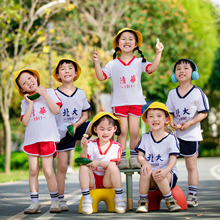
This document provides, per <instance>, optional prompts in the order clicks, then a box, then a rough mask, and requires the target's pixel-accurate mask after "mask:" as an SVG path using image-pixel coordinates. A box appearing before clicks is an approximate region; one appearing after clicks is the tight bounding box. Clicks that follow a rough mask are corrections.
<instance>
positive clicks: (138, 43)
mask: <svg viewBox="0 0 220 220" xmlns="http://www.w3.org/2000/svg"><path fill="white" fill-rule="evenodd" d="M125 31H132V32H134V33H135V34H136V35H137V37H138V42H137V46H138V47H139V48H140V46H141V44H142V42H143V37H142V34H141V33H140V32H139V31H136V30H133V29H130V28H123V29H121V30H120V31H119V32H118V33H117V35H116V36H115V37H114V39H113V42H112V47H113V49H114V50H115V48H116V47H117V37H118V35H120V34H121V33H123V32H125Z"/></svg>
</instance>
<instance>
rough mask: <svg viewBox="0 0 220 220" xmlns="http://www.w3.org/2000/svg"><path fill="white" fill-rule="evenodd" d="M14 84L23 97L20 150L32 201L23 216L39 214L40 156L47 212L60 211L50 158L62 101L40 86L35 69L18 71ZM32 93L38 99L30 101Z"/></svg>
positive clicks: (56, 133) (56, 138)
mask: <svg viewBox="0 0 220 220" xmlns="http://www.w3.org/2000/svg"><path fill="white" fill-rule="evenodd" d="M14 84H15V86H16V88H17V90H18V92H19V94H20V95H21V96H24V99H23V100H22V103H21V121H22V123H23V124H24V125H25V126H26V129H25V138H24V148H23V150H24V152H25V153H26V154H27V155H28V162H29V188H30V196H31V201H32V202H31V205H30V206H29V207H28V208H27V209H25V211H24V213H25V214H31V213H32V214H33V213H37V212H39V211H40V207H41V206H40V203H39V201H38V197H39V193H38V191H39V186H38V174H39V157H41V161H42V169H43V173H44V176H45V178H46V180H47V185H48V189H49V191H50V196H51V207H50V212H61V209H60V204H59V202H58V191H57V182H56V177H55V174H54V171H53V156H54V154H55V153H56V142H58V141H59V140H60V139H59V133H58V130H57V126H56V120H55V115H57V114H58V113H59V111H60V107H61V106H62V102H61V101H60V100H59V99H58V97H57V95H56V93H55V91H54V90H53V89H45V88H44V87H43V86H42V85H40V75H39V73H38V71H37V70H32V69H23V70H20V71H18V72H17V73H16V74H15V77H14ZM33 93H38V94H39V95H40V97H39V98H37V99H36V100H34V101H32V100H31V99H29V95H30V94H33Z"/></svg>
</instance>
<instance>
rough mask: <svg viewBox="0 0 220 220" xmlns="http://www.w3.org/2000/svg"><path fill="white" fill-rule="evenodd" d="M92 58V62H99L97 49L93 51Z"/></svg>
mask: <svg viewBox="0 0 220 220" xmlns="http://www.w3.org/2000/svg"><path fill="white" fill-rule="evenodd" d="M92 59H93V60H94V62H100V58H99V54H98V52H97V51H94V52H93V55H92Z"/></svg>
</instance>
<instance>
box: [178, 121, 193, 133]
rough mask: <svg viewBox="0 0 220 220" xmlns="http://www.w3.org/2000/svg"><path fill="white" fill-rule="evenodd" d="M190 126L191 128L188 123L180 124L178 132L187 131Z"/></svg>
mask: <svg viewBox="0 0 220 220" xmlns="http://www.w3.org/2000/svg"><path fill="white" fill-rule="evenodd" d="M190 126H191V123H190V121H186V122H183V123H182V124H181V128H180V131H185V130H187V129H188V128H189V127H190Z"/></svg>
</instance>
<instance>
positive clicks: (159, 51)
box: [148, 42, 164, 72]
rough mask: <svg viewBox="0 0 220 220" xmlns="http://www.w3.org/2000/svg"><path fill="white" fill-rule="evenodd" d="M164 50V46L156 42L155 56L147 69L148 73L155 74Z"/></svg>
mask: <svg viewBox="0 0 220 220" xmlns="http://www.w3.org/2000/svg"><path fill="white" fill-rule="evenodd" d="M163 49H164V46H163V44H162V43H161V42H157V45H156V55H155V58H154V61H153V62H152V65H150V66H149V67H148V72H155V71H156V70H157V68H158V66H159V64H160V59H161V55H162V51H163Z"/></svg>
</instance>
